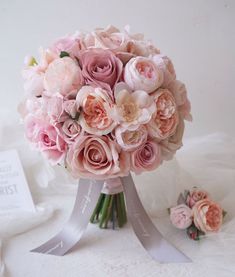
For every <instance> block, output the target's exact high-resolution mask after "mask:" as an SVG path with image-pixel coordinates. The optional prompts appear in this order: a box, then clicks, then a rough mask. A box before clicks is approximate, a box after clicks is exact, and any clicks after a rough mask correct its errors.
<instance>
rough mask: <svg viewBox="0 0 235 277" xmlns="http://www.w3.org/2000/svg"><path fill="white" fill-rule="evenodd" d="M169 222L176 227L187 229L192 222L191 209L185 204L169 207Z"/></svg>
mask: <svg viewBox="0 0 235 277" xmlns="http://www.w3.org/2000/svg"><path fill="white" fill-rule="evenodd" d="M170 220H171V223H172V224H173V225H174V226H175V227H176V228H178V229H187V228H188V227H189V226H190V225H191V224H192V210H191V209H190V208H189V207H188V206H186V205H185V204H181V205H178V206H176V207H173V208H171V209H170Z"/></svg>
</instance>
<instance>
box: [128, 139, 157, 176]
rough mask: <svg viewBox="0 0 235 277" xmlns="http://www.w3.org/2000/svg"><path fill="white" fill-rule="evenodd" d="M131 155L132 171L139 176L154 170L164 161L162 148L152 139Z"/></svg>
mask: <svg viewBox="0 0 235 277" xmlns="http://www.w3.org/2000/svg"><path fill="white" fill-rule="evenodd" d="M130 154H131V156H130V159H131V170H132V171H134V172H135V173H137V174H139V173H141V172H143V171H151V170H154V169H155V168H157V167H158V166H159V165H160V163H161V161H162V159H161V148H160V146H159V145H158V143H157V142H156V141H154V140H151V139H148V140H147V141H146V142H145V143H144V144H142V145H141V146H139V147H138V148H137V149H136V150H134V151H133V152H131V153H130Z"/></svg>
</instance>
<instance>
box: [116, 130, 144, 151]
mask: <svg viewBox="0 0 235 277" xmlns="http://www.w3.org/2000/svg"><path fill="white" fill-rule="evenodd" d="M115 137H116V140H117V143H118V144H119V145H120V146H121V147H122V149H123V150H125V151H133V150H135V149H137V148H138V147H140V146H141V145H142V144H144V143H145V142H146V141H147V137H148V132H147V129H146V127H145V126H144V125H140V126H139V127H135V128H133V129H130V128H128V129H125V128H123V127H121V126H119V127H117V128H116V129H115Z"/></svg>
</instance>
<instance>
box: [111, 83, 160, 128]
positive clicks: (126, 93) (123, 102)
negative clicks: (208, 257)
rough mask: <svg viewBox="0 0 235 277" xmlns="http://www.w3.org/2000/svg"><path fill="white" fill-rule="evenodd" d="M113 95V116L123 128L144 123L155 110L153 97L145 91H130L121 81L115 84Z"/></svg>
mask: <svg viewBox="0 0 235 277" xmlns="http://www.w3.org/2000/svg"><path fill="white" fill-rule="evenodd" d="M114 97H115V102H116V105H115V107H114V112H113V118H114V120H115V121H116V122H119V123H120V125H121V126H122V127H124V128H129V127H131V128H132V127H135V126H139V125H140V124H146V123H147V122H149V120H150V119H151V116H152V114H153V113H154V112H155V110H156V105H155V104H154V102H153V99H152V98H151V96H149V95H148V94H147V93H146V92H145V91H143V90H137V91H134V92H131V91H130V90H129V88H128V87H127V86H126V85H125V84H123V83H119V84H118V85H117V86H116V88H115V92H114Z"/></svg>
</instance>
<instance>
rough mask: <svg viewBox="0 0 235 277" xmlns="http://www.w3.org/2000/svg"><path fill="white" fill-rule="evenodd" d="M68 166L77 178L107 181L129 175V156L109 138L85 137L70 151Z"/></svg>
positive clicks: (72, 146)
mask: <svg viewBox="0 0 235 277" xmlns="http://www.w3.org/2000/svg"><path fill="white" fill-rule="evenodd" d="M67 165H68V168H69V170H71V173H72V175H73V176H74V177H75V178H79V177H85V178H95V179H106V178H112V177H117V176H124V175H127V174H128V172H129V169H130V165H129V155H128V154H127V153H125V152H123V151H121V150H120V148H119V147H118V146H117V144H116V143H115V142H114V141H112V140H111V139H110V138H109V137H107V136H101V137H98V136H92V135H88V136H84V137H82V138H81V139H80V138H79V140H77V141H76V142H75V143H74V144H72V145H71V147H70V148H69V150H68V154H67Z"/></svg>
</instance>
